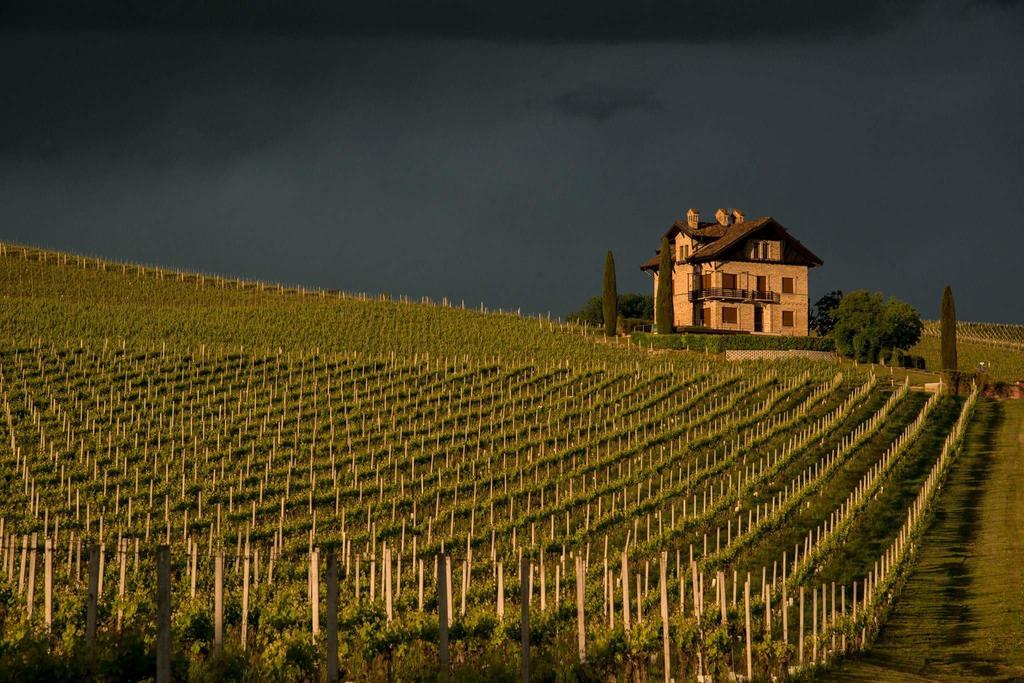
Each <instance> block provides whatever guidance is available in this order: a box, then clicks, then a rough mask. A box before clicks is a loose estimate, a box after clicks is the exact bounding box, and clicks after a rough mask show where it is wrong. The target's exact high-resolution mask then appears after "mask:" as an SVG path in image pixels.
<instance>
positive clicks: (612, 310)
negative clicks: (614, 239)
mask: <svg viewBox="0 0 1024 683" xmlns="http://www.w3.org/2000/svg"><path fill="white" fill-rule="evenodd" d="M601 311H602V313H603V314H604V333H605V335H607V336H609V337H614V336H615V330H616V327H617V323H618V315H619V295H618V292H616V291H615V258H614V257H613V256H612V252H611V251H609V252H608V255H607V256H605V257H604V289H603V292H602V296H601Z"/></svg>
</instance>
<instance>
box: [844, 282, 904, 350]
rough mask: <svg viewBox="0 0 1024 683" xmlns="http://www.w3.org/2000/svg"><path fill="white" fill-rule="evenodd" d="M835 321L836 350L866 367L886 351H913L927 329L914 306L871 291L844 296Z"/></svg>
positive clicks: (861, 291)
mask: <svg viewBox="0 0 1024 683" xmlns="http://www.w3.org/2000/svg"><path fill="white" fill-rule="evenodd" d="M835 319H836V323H835V327H834V328H833V330H832V336H833V338H834V339H835V344H836V350H837V351H839V353H841V354H843V355H845V356H851V357H853V358H856V359H857V360H859V361H862V362H866V363H877V362H878V360H879V358H880V356H881V352H882V350H883V349H909V348H910V347H912V346H913V345H914V344H916V343H917V341H918V339H920V338H921V331H922V330H923V328H924V326H923V324H922V323H921V317H920V316H919V315H918V313H917V311H916V310H915V309H914V308H913V307H912V306H910V305H909V304H907V303H906V302H903V301H900V300H898V299H896V298H890V299H889V300H888V301H886V300H884V299H883V297H882V294H881V293H877V292H876V293H872V292H868V291H867V290H859V291H856V292H850V293H849V294H847V295H846V296H844V297H843V299H842V301H840V303H839V307H838V308H837V309H836V314H835Z"/></svg>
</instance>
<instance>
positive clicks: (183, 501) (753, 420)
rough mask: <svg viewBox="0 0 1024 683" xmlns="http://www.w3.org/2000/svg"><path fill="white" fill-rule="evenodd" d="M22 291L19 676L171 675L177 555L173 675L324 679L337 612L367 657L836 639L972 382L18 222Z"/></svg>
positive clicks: (4, 649) (4, 514)
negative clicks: (162, 671) (158, 251)
mask: <svg viewBox="0 0 1024 683" xmlns="http://www.w3.org/2000/svg"><path fill="white" fill-rule="evenodd" d="M0 287H2V289H3V292H4V299H3V301H2V306H0V331H2V332H3V342H2V343H0V401H2V404H3V408H4V420H3V422H2V424H3V434H2V435H0V473H2V474H0V496H2V500H3V503H0V539H2V540H3V543H2V546H0V548H2V552H0V633H2V634H3V635H2V636H0V671H6V672H8V675H10V676H12V677H13V678H15V679H17V678H22V679H24V678H26V677H29V676H33V675H37V674H38V672H39V671H42V670H47V671H53V672H56V673H53V674H52V676H51V677H52V678H83V677H86V676H87V675H95V672H97V671H101V672H102V675H100V676H99V677H100V678H106V679H109V680H121V679H126V678H139V677H145V676H147V675H151V672H152V669H153V666H154V659H155V658H156V656H157V655H156V652H157V651H158V650H159V648H158V647H157V642H158V639H157V638H156V635H155V632H154V628H153V624H154V623H156V621H157V615H158V613H160V608H159V605H160V598H159V597H158V595H157V590H156V578H155V577H157V575H158V566H164V565H163V564H162V563H163V560H161V559H159V558H163V557H164V554H163V553H165V552H166V553H167V555H166V556H167V558H168V560H167V565H166V566H167V568H168V569H167V571H168V572H169V576H170V577H172V580H171V583H170V586H171V588H170V603H169V604H168V607H167V609H168V611H169V613H170V614H171V615H173V619H172V620H171V621H170V623H171V624H172V626H173V628H171V630H170V636H169V642H170V643H171V645H170V646H169V647H170V648H171V651H172V658H173V666H174V667H175V676H176V677H177V678H196V679H217V680H221V679H225V678H227V679H233V678H249V679H255V680H268V679H269V680H295V679H304V678H317V677H319V676H320V675H321V674H320V673H319V672H322V671H323V670H324V667H326V666H328V664H327V663H326V662H327V660H328V658H327V651H328V650H329V649H330V648H329V647H328V645H327V642H328V641H327V640H326V638H327V634H328V633H333V625H332V620H329V619H327V615H328V614H331V615H336V616H337V619H338V621H339V626H338V628H337V631H338V637H339V642H338V648H339V649H338V652H339V653H340V654H341V660H342V674H343V675H344V676H345V677H346V678H349V679H358V680H384V679H387V678H389V677H394V678H397V679H399V680H432V679H434V678H436V677H438V676H439V675H441V673H442V671H443V669H444V666H445V665H444V664H443V663H442V662H443V661H445V659H446V655H445V654H444V653H445V652H446V653H447V661H449V662H450V666H451V667H452V668H453V669H454V670H455V672H456V675H457V678H458V679H460V680H507V679H512V678H515V677H517V675H518V670H519V668H520V667H521V666H529V667H530V671H531V672H532V673H533V674H534V676H535V677H537V678H541V679H548V678H558V677H561V678H579V677H583V678H588V679H608V678H609V677H611V676H615V675H622V674H623V673H628V674H630V675H634V674H635V675H636V676H637V677H640V678H643V677H647V676H650V677H661V675H662V672H663V671H664V668H665V666H666V665H667V666H669V667H670V668H671V675H673V676H674V677H676V678H679V679H692V678H694V677H696V676H697V675H698V674H702V673H713V674H716V675H720V676H724V675H726V673H727V672H736V673H740V674H743V675H746V674H747V673H749V672H753V671H755V669H754V668H753V667H756V673H757V675H758V676H767V675H769V674H770V673H773V672H774V673H776V674H780V673H781V672H784V671H786V667H787V666H790V665H793V666H799V667H802V669H807V668H810V667H814V666H826V665H828V664H829V663H831V662H833V661H836V660H839V659H842V658H843V657H844V656H845V655H846V654H848V653H850V652H853V651H856V650H858V649H860V647H862V646H863V647H870V645H871V643H872V641H873V640H874V637H875V636H876V634H877V632H878V628H879V626H880V625H881V624H882V623H884V620H885V616H886V615H887V614H888V612H889V608H890V606H891V603H892V600H893V599H894V598H895V596H896V595H898V591H899V587H900V585H901V583H900V582H901V577H902V576H903V574H904V572H905V571H906V570H907V568H908V567H909V566H910V563H911V562H912V560H913V553H914V543H913V541H914V539H916V538H918V537H919V536H920V534H921V533H922V531H923V529H924V528H925V526H926V523H927V520H928V512H929V510H930V505H931V503H932V501H933V500H934V498H935V495H936V492H937V491H938V485H939V483H940V482H941V481H942V478H943V476H944V473H945V472H946V470H947V469H948V467H949V465H950V463H951V462H953V461H954V460H955V458H956V456H957V453H958V446H959V444H960V440H961V438H962V434H963V431H964V429H965V428H966V425H967V424H968V422H969V420H970V417H971V414H972V410H973V407H974V402H975V397H974V396H972V397H970V398H968V399H967V400H966V401H965V400H963V399H961V398H952V397H938V396H927V395H925V394H922V393H918V392H914V391H909V390H908V388H907V386H906V385H901V384H894V383H893V382H891V381H890V378H889V377H888V376H885V377H876V376H875V375H874V374H872V373H871V372H870V371H868V370H866V369H865V368H854V367H848V366H845V365H844V366H839V365H837V364H833V363H806V362H792V363H744V364H728V363H723V362H719V361H716V360H714V359H709V358H706V357H704V356H702V355H699V354H675V353H671V354H666V353H651V352H648V351H640V350H637V349H635V348H629V347H626V346H622V345H620V344H619V343H613V344H609V343H605V342H602V341H601V340H600V338H599V337H591V336H588V335H586V334H585V333H584V331H583V330H581V329H579V328H575V327H569V326H560V325H558V324H552V323H549V322H547V321H539V320H536V319H525V318H520V317H518V316H515V315H510V314H494V313H481V312H477V311H466V310H462V309H461V308H454V307H447V306H438V305H428V304H419V303H408V302H391V301H380V300H366V299H364V298H359V297H353V296H349V295H344V296H343V295H339V294H336V293H326V292H324V293H321V292H303V291H301V290H297V289H295V288H278V287H273V286H267V285H261V284H259V283H246V282H239V281H225V280H222V279H219V278H216V277H211V276H205V275H192V274H182V273H173V272H169V271H160V270H156V269H152V268H145V269H143V268H141V267H137V266H127V265H120V264H113V263H108V262H103V261H95V260H86V259H80V258H76V257H74V256H68V255H59V254H52V253H46V252H39V251H33V250H21V248H11V247H6V248H5V249H2V250H0ZM163 546H166V550H165V549H164V548H163ZM335 560H336V563H335ZM334 576H337V585H336V592H335V591H334V589H333V588H331V589H330V590H329V589H328V586H329V585H331V580H332V577H334ZM94 577H95V578H94ZM822 577H827V579H825V578H822ZM824 580H828V581H829V582H830V583H831V593H830V592H829V591H828V590H826V586H825V585H824V584H823V583H822V581H824ZM93 581H96V583H91V582H93ZM90 585H92V586H93V589H92V590H90V588H89V586H90ZM837 591H838V592H837ZM858 591H859V592H858ZM90 594H91V595H93V596H96V597H95V602H92V601H91V600H90V599H89V597H88V596H89V595H90ZM218 595H220V596H223V602H222V603H221V602H218V600H219V598H217V597H216V596H218ZM837 595H838V596H839V599H838V600H837V598H836V596H837ZM332 596H336V603H335V602H334V600H335V597H332ZM798 596H799V598H798ZM854 596H857V597H856V599H854ZM819 598H820V599H821V600H822V601H825V602H824V603H823V605H824V604H830V605H831V607H830V610H831V611H830V612H823V613H822V614H824V617H823V619H824V620H823V621H822V623H820V624H819V623H818V615H819V611H818V610H819V608H818V601H819ZM847 599H849V600H850V603H847ZM805 601H806V604H805ZM854 603H856V604H857V609H856V610H854V609H852V605H853V604H854ZM218 605H220V606H218ZM524 605H525V608H524ZM524 613H525V614H526V615H527V616H528V626H527V630H528V634H529V642H530V661H529V662H527V661H526V660H525V659H524V658H523V656H522V653H521V650H520V646H519V642H520V641H519V636H520V628H521V626H522V616H521V615H523V614H524ZM662 613H664V614H665V615H666V617H667V618H666V619H664V620H663V619H662V617H661V616H660V615H661V614H662ZM90 614H92V615H95V619H92V618H91V617H89V616H88V615H90ZM442 615H446V616H442ZM812 615H813V619H812ZM88 624H95V630H93V628H92V627H91V626H89V625H88ZM666 629H667V630H666ZM851 634H854V635H856V634H859V637H849V638H848V637H847V636H850V635H851ZM164 642H166V641H164ZM443 643H447V648H448V649H447V650H445V647H446V646H445V645H443ZM93 644H95V646H93ZM663 648H667V651H668V653H669V654H668V660H667V663H666V660H665V659H664V652H665V650H664V649H663ZM581 650H582V652H581Z"/></svg>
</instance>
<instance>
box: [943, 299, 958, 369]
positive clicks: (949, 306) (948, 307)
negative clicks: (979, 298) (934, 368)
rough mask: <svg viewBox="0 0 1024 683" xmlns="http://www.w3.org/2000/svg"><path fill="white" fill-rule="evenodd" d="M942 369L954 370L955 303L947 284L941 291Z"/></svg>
mask: <svg viewBox="0 0 1024 683" xmlns="http://www.w3.org/2000/svg"><path fill="white" fill-rule="evenodd" d="M940 326H941V333H942V369H943V370H956V366H957V358H956V303H955V302H954V301H953V290H952V289H950V287H949V285H946V289H945V290H943V292H942V319H941V322H940Z"/></svg>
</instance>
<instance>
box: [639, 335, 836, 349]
mask: <svg viewBox="0 0 1024 683" xmlns="http://www.w3.org/2000/svg"><path fill="white" fill-rule="evenodd" d="M632 338H633V340H634V341H636V342H637V343H638V344H640V345H641V346H651V347H654V348H656V349H689V350H690V351H707V352H708V353H721V352H723V351H727V350H739V349H743V350H746V349H754V350H757V349H765V350H772V351H786V350H790V349H795V350H800V351H835V342H834V341H833V340H832V338H831V337H781V336H772V335H764V334H694V333H684V334H648V333H646V332H634V333H633V334H632Z"/></svg>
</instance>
